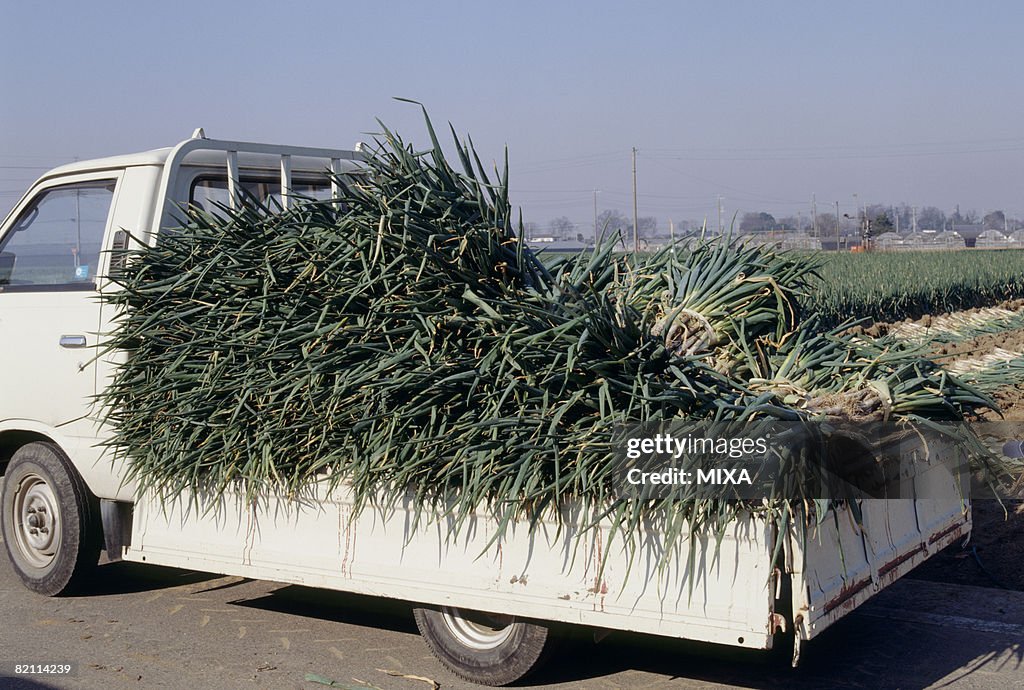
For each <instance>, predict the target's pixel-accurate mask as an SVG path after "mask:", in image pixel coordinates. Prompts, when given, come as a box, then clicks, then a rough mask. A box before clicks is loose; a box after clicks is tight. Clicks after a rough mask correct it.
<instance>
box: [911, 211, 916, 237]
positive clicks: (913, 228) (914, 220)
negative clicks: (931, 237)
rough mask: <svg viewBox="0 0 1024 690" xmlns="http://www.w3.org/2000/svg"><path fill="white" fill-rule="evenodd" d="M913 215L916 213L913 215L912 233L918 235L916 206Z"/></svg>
mask: <svg viewBox="0 0 1024 690" xmlns="http://www.w3.org/2000/svg"><path fill="white" fill-rule="evenodd" d="M913 213H914V215H913V221H912V223H911V225H910V228H911V230H910V231H911V232H912V233H914V234H915V235H916V234H917V206H914V208H913Z"/></svg>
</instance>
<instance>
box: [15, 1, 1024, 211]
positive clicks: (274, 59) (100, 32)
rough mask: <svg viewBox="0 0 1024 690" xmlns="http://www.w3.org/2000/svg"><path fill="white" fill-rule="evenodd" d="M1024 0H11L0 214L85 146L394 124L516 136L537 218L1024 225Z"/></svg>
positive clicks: (497, 144)
mask: <svg viewBox="0 0 1024 690" xmlns="http://www.w3.org/2000/svg"><path fill="white" fill-rule="evenodd" d="M1022 38H1024V6H1021V5H1020V4H1019V3H1014V2H977V3H950V2H927V3H924V2H900V3H892V2H878V3H875V2H858V3H826V2H814V3H810V2H807V3H805V2H786V3H782V2H729V3H725V2H663V3H655V2H630V3H624V2H614V3H613V2H602V1H598V2H590V3H583V2H579V3H567V2H566V3H550V2H516V3H509V2H504V3H491V2H480V1H478V2H445V1H443V0H437V1H435V2H431V3H423V2H391V3H388V2H378V3H348V2H319V1H313V0H310V1H307V2H305V3H281V2H275V3H258V2H250V3H217V2H213V1H208V2H204V3H196V2H181V3H159V4H158V3H120V2H103V1H97V2H90V3H77V2H74V3H72V2H51V3H47V4H44V5H39V4H34V3H14V2H11V3H7V4H6V6H5V8H4V10H3V23H2V25H0V58H2V62H3V65H4V68H5V69H4V70H3V71H2V75H0V88H2V92H3V96H2V97H0V212H6V210H7V209H8V208H9V206H10V205H11V204H13V203H14V201H15V199H16V196H17V192H19V191H21V190H22V189H23V188H24V187H26V186H27V185H28V184H29V182H30V181H31V179H32V178H33V177H34V176H35V175H36V174H38V172H40V170H38V168H40V167H43V166H50V165H54V164H59V163H61V162H65V161H67V160H71V159H72V158H74V157H79V158H89V157H95V156H101V155H109V154H113V153H122V152H128V151H134V150H141V149H147V148H156V147H159V146H167V145H170V144H172V143H175V142H176V141H178V140H180V139H182V138H185V137H187V136H188V135H189V134H190V133H191V131H192V129H194V128H195V127H197V126H203V127H204V128H205V129H206V132H207V134H208V135H210V136H212V137H219V138H229V139H247V140H261V141H270V142H275V143H295V144H304V145H321V146H339V147H349V146H351V145H352V144H353V143H354V142H355V141H357V140H359V139H365V138H367V136H366V134H365V133H366V132H372V131H374V129H375V127H376V124H375V118H377V117H379V118H381V119H382V120H383V121H384V122H386V123H387V124H388V125H389V126H390V127H391V128H392V129H396V130H397V131H399V132H400V133H401V134H403V135H404V136H405V137H406V138H408V139H412V140H414V141H423V139H424V137H425V134H424V130H423V127H422V124H421V121H420V115H419V112H418V111H417V110H416V109H415V108H413V107H411V106H409V105H408V104H403V103H399V102H396V101H394V100H392V97H394V96H403V97H407V98H414V99H417V100H420V101H422V102H424V103H425V104H426V105H427V107H428V109H429V111H430V113H431V115H432V117H433V118H434V120H435V122H436V123H438V124H443V123H445V122H446V121H451V122H452V123H453V124H454V125H455V127H456V129H457V130H458V131H459V132H460V133H464V134H465V133H468V134H471V135H472V137H473V139H474V141H475V143H476V145H477V148H478V150H479V151H480V153H481V156H482V157H483V158H485V159H495V158H500V156H501V155H502V151H503V149H504V147H505V146H506V145H507V146H508V148H509V152H510V158H511V168H512V191H513V200H514V202H516V203H518V204H519V205H522V206H523V207H524V213H525V216H526V218H527V219H528V220H533V221H536V222H538V223H541V224H546V223H547V222H548V221H549V220H550V219H551V218H553V217H555V216H560V215H567V216H569V217H570V218H571V219H572V220H574V221H576V222H578V223H580V224H581V225H584V226H585V225H587V224H588V223H592V217H593V192H592V190H594V189H599V190H601V192H600V193H599V205H600V208H602V209H604V208H616V209H620V210H622V211H625V212H629V211H630V208H631V201H630V193H631V178H630V149H631V147H633V146H636V147H637V148H638V149H639V154H638V179H639V187H640V194H641V195H640V204H639V205H640V213H641V215H654V216H656V217H658V219H659V224H660V225H661V226H662V227H664V226H665V225H667V222H668V219H669V218H673V219H675V220H677V221H678V220H681V219H691V220H699V219H701V218H703V217H705V216H707V217H709V218H710V219H712V221H713V222H714V215H715V213H716V203H717V201H716V199H717V196H718V195H721V196H723V197H724V202H723V203H724V206H725V209H726V213H727V215H731V214H732V213H734V212H741V213H742V212H744V211H760V210H766V211H768V212H770V213H773V214H775V215H777V216H782V215H787V214H791V213H792V214H795V213H797V212H802V213H804V215H805V216H806V215H807V214H808V213H809V210H810V198H811V195H812V194H816V195H817V199H818V201H819V208H821V206H822V205H825V206H827V205H830V204H831V203H832V202H834V201H837V200H838V201H839V202H840V204H841V207H842V209H843V210H844V211H851V210H852V209H853V205H854V198H853V194H858V197H859V198H860V200H862V201H864V200H867V201H869V202H879V203H886V204H895V203H900V202H906V203H909V204H914V205H918V206H924V205H936V206H940V207H941V208H942V209H943V210H945V211H947V212H948V211H950V210H951V209H952V208H953V205H954V204H956V203H959V204H960V205H961V207H962V208H964V209H975V210H977V211H978V212H981V213H984V212H986V211H989V210H993V209H1005V210H1006V211H1007V212H1008V213H1010V214H1011V215H1015V216H1017V217H1021V216H1024V196H1022V195H1024V130H1022V125H1021V123H1022V122H1024V92H1022V90H1021V89H1020V85H1021V79H1020V66H1021V65H1024V40H1022Z"/></svg>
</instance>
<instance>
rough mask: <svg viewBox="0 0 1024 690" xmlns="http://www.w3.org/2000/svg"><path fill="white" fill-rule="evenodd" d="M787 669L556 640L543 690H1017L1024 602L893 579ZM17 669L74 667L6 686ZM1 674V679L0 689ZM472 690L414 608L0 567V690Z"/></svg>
mask: <svg viewBox="0 0 1024 690" xmlns="http://www.w3.org/2000/svg"><path fill="white" fill-rule="evenodd" d="M784 657H785V655H775V656H773V655H772V654H770V653H754V652H746V651H742V650H732V649H727V648H720V647H715V646H712V645H705V644H695V643H687V642H681V641H672V640H663V639H659V638H653V637H648V636H640V635H629V634H613V635H611V636H609V637H607V638H606V639H604V640H602V641H601V642H600V643H598V644H594V643H593V639H592V637H589V636H587V635H582V634H581V635H579V636H578V637H576V638H574V639H570V640H569V641H567V642H566V643H565V644H564V645H563V647H562V649H561V651H560V652H559V653H558V654H556V655H555V656H554V658H553V659H552V661H551V662H550V663H549V665H548V666H547V667H546V668H545V669H544V670H543V671H542V672H541V673H540V674H538V675H537V676H536V677H534V678H532V679H531V681H530V682H528V683H527V685H529V686H532V687H538V688H560V689H565V690H569V689H574V690H575V689H582V688H587V689H589V688H698V687H700V688H706V687H729V688H775V687H791V688H815V689H817V688H832V687H835V688H904V689H913V688H925V687H950V688H964V689H975V688H1010V687H1024V665H1022V661H1024V660H1022V657H1024V593H1019V592H1006V591H1002V590H994V589H987V588H981V587H969V586H953V585H943V584H936V583H929V582H923V581H915V580H907V579H904V580H902V581H900V582H897V583H896V584H895V585H893V586H892V587H891V588H890V589H889V590H887V591H885V592H883V593H881V594H880V595H879V596H878V597H876V598H875V599H874V600H873V601H871V602H869V603H868V604H867V605H865V606H864V607H862V608H861V609H860V610H859V611H857V612H854V613H853V614H851V615H850V616H848V617H847V618H846V619H844V620H843V621H840V622H839V623H838V624H836V625H835V626H834V627H833V628H831V629H830V630H828V631H826V632H825V633H824V634H823V635H822V636H821V637H819V638H817V639H816V640H814V641H812V642H811V643H810V644H809V645H808V646H807V648H806V649H805V654H804V660H803V664H802V666H801V667H800V668H799V669H797V670H792V669H790V668H788V665H787V664H786V663H785V659H784ZM15 663H55V664H57V663H74V664H76V665H77V672H76V674H75V676H74V677H71V678H59V679H58V678H53V677H50V678H39V677H36V678H34V679H32V680H15V679H12V678H11V677H10V675H9V674H10V673H11V671H12V667H13V664H15ZM4 674H8V675H7V677H4ZM307 674H316V675H318V676H320V677H322V678H323V679H325V680H327V681H331V680H333V681H335V683H336V685H335V686H334V687H343V688H359V689H360V690H366V689H367V688H383V689H385V690H404V689H410V690H429V688H430V687H432V686H431V685H429V684H428V683H427V682H425V681H424V680H418V679H416V678H411V677H403V676H402V675H390V674H406V675H407V676H418V677H421V678H423V679H430V680H434V681H436V682H437V683H439V684H440V687H442V688H471V687H476V686H472V685H468V684H466V683H463V682H461V681H459V680H458V679H456V678H455V677H454V676H452V675H451V674H450V673H448V672H447V671H446V670H445V669H444V668H443V667H442V666H441V665H440V664H439V663H438V662H437V661H436V660H435V659H434V658H433V657H432V656H431V655H430V653H429V652H428V650H427V649H426V647H425V646H424V644H423V643H422V641H421V640H420V639H419V637H418V636H417V634H416V629H415V625H414V624H413V622H412V618H411V615H410V605H409V604H407V603H404V602H395V601H385V600H378V599H372V598H367V597H361V596H353V595H343V594H337V593H329V592H321V591H317V590H312V589H308V588H304V587H297V586H284V585H278V584H273V583H268V582H260V581H251V580H245V579H242V578H233V577H216V576H211V575H206V574H202V573H196V572H191V571H182V570H172V569H168V568H160V567H155V566H142V565H135V564H127V563H114V564H106V565H103V566H101V567H100V568H99V570H98V574H97V578H96V581H95V585H94V586H93V587H92V589H91V591H90V592H89V593H88V595H87V596H81V597H69V598H58V599H47V598H44V597H40V596H38V595H35V594H32V593H31V592H29V591H28V590H26V589H24V588H23V587H22V586H21V584H20V582H19V581H18V579H17V577H16V575H15V574H14V572H13V571H12V569H11V566H10V563H9V562H8V561H7V558H6V554H3V555H0V688H5V689H6V688H96V689H99V688H103V689H106V688H122V687H131V688H174V689H175V690H178V689H182V688H185V689H195V690H200V689H201V690H208V689H209V690H219V689H222V688H223V689H229V688H230V689H232V690H233V689H236V688H271V689H277V688H303V689H304V690H316V688H324V687H325V685H322V684H317V683H313V682H311V681H308V680H306V676H307Z"/></svg>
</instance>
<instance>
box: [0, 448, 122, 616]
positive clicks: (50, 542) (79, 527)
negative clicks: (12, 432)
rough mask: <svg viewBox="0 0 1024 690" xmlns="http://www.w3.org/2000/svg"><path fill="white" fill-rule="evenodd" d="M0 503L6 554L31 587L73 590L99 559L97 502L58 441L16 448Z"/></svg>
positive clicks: (51, 591)
mask: <svg viewBox="0 0 1024 690" xmlns="http://www.w3.org/2000/svg"><path fill="white" fill-rule="evenodd" d="M0 507H2V508H0V510H2V512H0V527H2V529H3V537H4V546H5V547H6V549H7V555H8V557H9V558H10V560H11V564H12V565H13V566H14V570H15V572H17V573H18V576H19V577H20V578H21V581H22V582H23V583H24V584H25V586H26V587H28V588H29V589H31V590H32V591H34V592H38V593H39V594H43V595H45V596H50V597H52V596H58V595H60V594H69V593H71V592H73V591H75V590H76V589H78V588H79V587H80V586H81V585H82V583H83V582H84V581H85V580H86V579H87V578H88V576H89V575H90V574H91V573H92V571H93V569H94V568H95V567H96V564H97V563H98V562H99V556H100V550H101V549H102V544H103V530H102V525H101V523H100V518H99V515H100V511H99V502H98V501H97V500H96V498H95V497H94V496H92V494H91V493H90V492H89V490H88V488H87V487H86V486H85V482H83V481H82V478H81V477H80V476H79V475H78V473H77V472H76V471H75V468H74V467H73V466H72V464H71V461H70V460H68V458H67V456H66V455H64V453H63V452H62V451H61V450H60V448H59V447H58V446H56V445H55V444H53V443H48V442H34V443H29V444H27V445H24V446H22V447H21V448H19V449H18V450H17V451H16V452H15V453H14V456H13V457H12V458H11V462H10V464H9V465H8V466H7V474H6V475H5V477H4V485H3V496H2V500H0Z"/></svg>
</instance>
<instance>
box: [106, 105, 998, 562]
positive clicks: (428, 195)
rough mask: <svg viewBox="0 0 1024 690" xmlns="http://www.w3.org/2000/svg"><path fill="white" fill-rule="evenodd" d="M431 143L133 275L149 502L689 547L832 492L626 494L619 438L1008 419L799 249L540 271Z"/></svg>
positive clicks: (132, 339)
mask: <svg viewBox="0 0 1024 690" xmlns="http://www.w3.org/2000/svg"><path fill="white" fill-rule="evenodd" d="M428 128H429V129H430V134H431V138H432V141H433V145H432V146H431V147H429V148H428V149H426V150H422V151H417V150H414V149H413V148H412V147H411V146H410V145H408V144H406V143H405V142H404V141H403V140H402V139H401V138H400V137H398V136H397V135H396V134H394V133H392V132H390V131H388V130H386V129H385V130H384V133H383V135H381V137H380V139H379V140H378V141H377V142H376V146H375V147H371V150H370V151H369V153H368V156H367V160H366V164H365V171H364V173H362V174H360V175H359V176H357V177H350V178H340V179H339V180H338V181H339V183H340V185H341V188H342V191H341V199H340V201H341V202H342V203H341V204H338V203H336V202H317V201H312V200H310V201H307V202H303V203H299V204H297V205H295V206H294V207H293V208H290V209H288V210H281V209H268V208H263V207H260V206H259V205H258V204H256V203H255V202H253V203H250V204H247V205H245V206H244V207H243V208H242V209H240V210H237V211H231V210H229V209H227V208H224V209H222V210H221V211H220V212H219V213H217V214H205V213H191V214H190V215H189V217H188V219H187V222H186V223H185V224H184V227H183V228H181V229H180V230H178V231H176V232H173V233H169V234H167V235H166V236H164V237H162V238H161V240H160V242H159V243H158V244H157V246H156V247H154V248H149V249H146V250H144V251H142V252H141V253H140V255H139V256H136V257H134V258H133V260H132V261H130V262H129V263H128V268H127V270H126V273H125V275H124V276H123V278H122V279H121V282H122V285H123V288H124V289H123V290H122V291H120V292H117V293H114V294H112V296H111V297H110V299H111V300H112V302H113V304H114V305H115V306H116V307H117V308H118V309H119V310H121V312H120V313H121V316H120V319H119V326H118V328H117V330H116V331H115V332H114V333H113V334H112V335H111V336H110V338H109V342H108V346H109V347H110V348H113V349H116V350H124V351H127V353H128V357H127V360H126V363H125V364H124V365H123V366H122V367H121V368H120V369H119V370H118V372H117V374H116V378H115V380H114V382H113V384H112V385H111V386H110V387H109V388H108V389H107V392H106V393H105V398H104V403H105V404H106V407H107V410H108V411H109V417H108V419H109V421H110V423H111V425H112V427H113V429H114V436H113V439H112V441H111V443H112V446H113V447H114V450H115V451H116V452H118V453H120V454H122V455H124V456H126V457H127V459H128V460H129V462H130V473H131V478H132V479H134V480H136V481H137V482H138V483H139V485H140V486H141V488H142V489H143V490H148V491H153V492H156V493H158V494H162V495H171V496H173V495H178V494H179V493H180V492H182V491H186V490H192V491H196V492H197V493H202V494H206V495H210V494H211V493H212V494H216V493H218V492H222V491H227V490H235V489H238V490H241V491H244V492H246V493H247V494H248V495H249V496H250V497H254V496H258V495H262V494H264V493H266V492H284V493H286V494H289V495H296V496H297V495H301V494H302V493H303V492H304V491H306V490H307V489H308V488H309V487H311V486H312V485H313V484H315V483H318V482H319V483H321V484H322V483H326V484H327V485H328V487H331V486H337V485H338V483H340V482H345V483H346V484H347V485H350V486H351V487H352V490H353V491H354V493H355V496H356V498H357V506H358V507H359V508H360V509H361V508H364V507H365V506H366V505H369V504H371V503H372V502H376V501H382V502H385V503H387V502H390V501H396V500H400V499H401V498H403V497H407V496H409V495H411V496H412V497H413V499H414V501H413V502H414V504H415V505H416V506H417V507H418V508H419V509H421V510H422V511H424V514H426V513H427V512H430V513H432V514H436V515H445V516H448V517H450V518H452V519H453V523H454V524H455V525H458V524H461V521H462V520H465V519H466V518H467V517H468V516H470V515H471V514H472V513H473V511H476V510H478V509H479V508H481V507H485V508H487V509H489V510H491V511H493V512H494V513H495V514H496V515H498V516H500V517H501V525H502V528H504V527H505V526H507V525H508V524H510V521H512V520H519V519H525V520H529V521H530V524H531V525H533V524H535V518H537V517H538V516H540V515H541V514H542V513H546V512H552V513H553V514H555V515H556V516H557V517H558V518H559V519H565V520H568V519H570V517H567V515H568V514H567V513H564V512H560V510H559V509H560V508H564V507H566V506H569V505H570V504H571V505H574V506H576V507H577V508H576V512H574V513H572V515H575V516H576V518H577V519H582V520H583V522H584V523H587V524H590V522H591V520H592V519H593V518H594V517H595V516H599V515H603V516H609V515H610V516H612V518H613V519H614V520H615V521H616V523H617V524H618V525H619V526H620V527H621V533H622V534H624V535H627V536H628V535H630V534H633V533H635V531H636V530H637V529H639V526H640V525H641V524H643V523H644V522H645V521H650V520H655V521H656V522H657V524H659V525H662V526H663V529H664V533H665V535H666V536H667V537H669V538H671V537H672V535H678V534H683V533H687V532H693V531H697V530H704V529H709V530H720V529H723V528H724V525H725V524H726V523H728V522H729V521H730V520H731V519H733V518H734V517H735V516H736V515H737V514H739V513H742V512H746V511H751V510H756V511H762V512H765V513H767V514H768V515H769V517H770V518H771V519H773V520H776V521H778V522H779V523H780V524H782V523H785V522H786V521H788V520H790V519H792V517H793V516H794V515H796V514H800V515H806V513H807V512H808V511H810V510H811V509H810V508H809V507H808V506H813V505H814V502H813V500H811V498H810V497H799V496H798V497H793V496H782V495H778V496H776V497H773V498H772V499H769V500H766V501H762V502H758V503H756V504H754V505H751V504H746V503H743V502H737V501H730V500H725V499H724V498H722V499H718V498H715V497H710V498H709V497H707V496H700V497H698V496H694V495H691V494H687V493H686V491H687V490H688V489H686V488H680V489H679V490H678V492H677V493H673V494H672V495H671V496H668V497H665V498H660V499H645V500H643V501H639V502H638V501H632V502H631V501H630V500H628V499H623V498H621V497H616V496H615V495H614V492H613V491H612V488H611V486H612V479H613V474H614V472H615V462H614V453H613V443H612V436H613V431H614V429H615V428H616V427H617V426H619V425H623V424H631V423H649V422H658V421H663V420H677V419H715V420H729V419H735V420H760V419H785V420H798V421H800V420H811V419H815V418H821V417H826V416H828V415H831V414H853V415H854V416H855V417H857V418H863V419H879V418H883V417H885V418H889V419H893V420H900V421H904V422H907V423H913V422H914V421H915V420H925V419H927V420H959V419H963V418H964V417H965V416H967V415H970V414H971V413H972V412H973V411H974V410H976V409H978V408H983V407H986V406H988V405H991V401H990V400H989V399H988V398H987V397H986V396H985V395H983V394H981V393H978V392H977V391H976V390H974V389H973V388H971V387H970V386H968V385H965V384H963V383H961V382H960V381H959V380H958V379H957V378H956V377H955V376H952V375H950V374H948V373H947V372H945V371H943V370H942V369H941V368H940V367H939V366H937V365H936V364H934V363H932V362H930V361H928V360H927V359H926V358H924V357H923V355H922V353H921V352H920V351H919V350H917V349H915V348H913V347H909V346H906V345H904V344H901V343H900V342H899V341H897V340H896V339H893V338H888V339H880V340H871V339H866V338H862V337H857V336H855V335H852V334H850V333H849V331H848V329H844V328H842V327H827V324H828V322H829V321H830V319H831V312H826V313H824V314H823V313H821V309H820V307H819V306H818V305H819V301H818V300H816V299H812V298H811V294H810V293H811V287H810V286H811V282H810V281H811V280H812V279H813V276H814V271H815V268H816V260H815V259H811V258H808V257H806V256H800V255H796V254H789V253H780V252H775V251H772V250H769V249H764V248H758V247H742V246H734V245H731V244H729V243H728V242H722V241H718V242H710V243H705V244H701V245H699V246H697V247H696V248H694V249H693V250H692V251H689V252H686V253H685V254H684V253H680V254H679V255H677V254H675V253H673V252H671V251H663V252H660V253H657V254H654V255H650V256H645V257H633V258H630V257H624V256H621V255H618V254H616V253H614V252H613V251H612V247H611V246H610V245H609V246H607V247H605V248H604V249H603V250H600V251H597V252H595V253H593V254H588V255H580V256H576V257H565V258H563V259H562V260H560V261H558V262H556V263H555V264H553V265H550V266H545V265H544V264H543V263H542V262H541V261H540V260H539V259H538V258H537V257H536V256H534V255H533V254H532V253H531V252H530V251H529V250H528V249H527V248H526V247H525V246H524V244H523V243H522V242H521V241H520V236H521V235H520V234H519V233H518V232H517V231H516V226H515V223H514V221H513V218H514V214H513V210H512V207H511V205H510V203H509V197H508V185H507V179H508V178H507V165H506V168H505V170H502V171H500V172H499V173H497V174H496V177H495V179H493V180H492V179H491V178H490V177H489V176H488V173H487V172H486V171H485V170H484V167H483V166H482V165H481V163H480V160H479V159H478V158H477V156H476V153H475V152H474V150H473V148H472V146H471V145H467V144H463V143H460V142H458V141H456V150H457V152H458V157H459V164H460V165H459V169H456V167H455V166H453V165H452V164H451V162H450V161H449V160H448V159H447V158H446V157H445V154H444V153H443V151H442V148H441V146H440V144H439V143H438V142H437V139H436V137H435V135H434V131H433V129H432V128H430V126H429V120H428ZM847 400H850V401H856V402H857V405H856V406H855V407H851V406H849V405H844V404H843V403H844V401H847ZM836 410H846V412H836ZM849 410H854V412H852V413H851V412H849ZM580 506H582V509H580V508H579V507H580ZM819 512H820V511H819ZM647 524H650V523H649V522H648V523H647ZM669 543H670V544H671V540H670V542H669Z"/></svg>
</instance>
